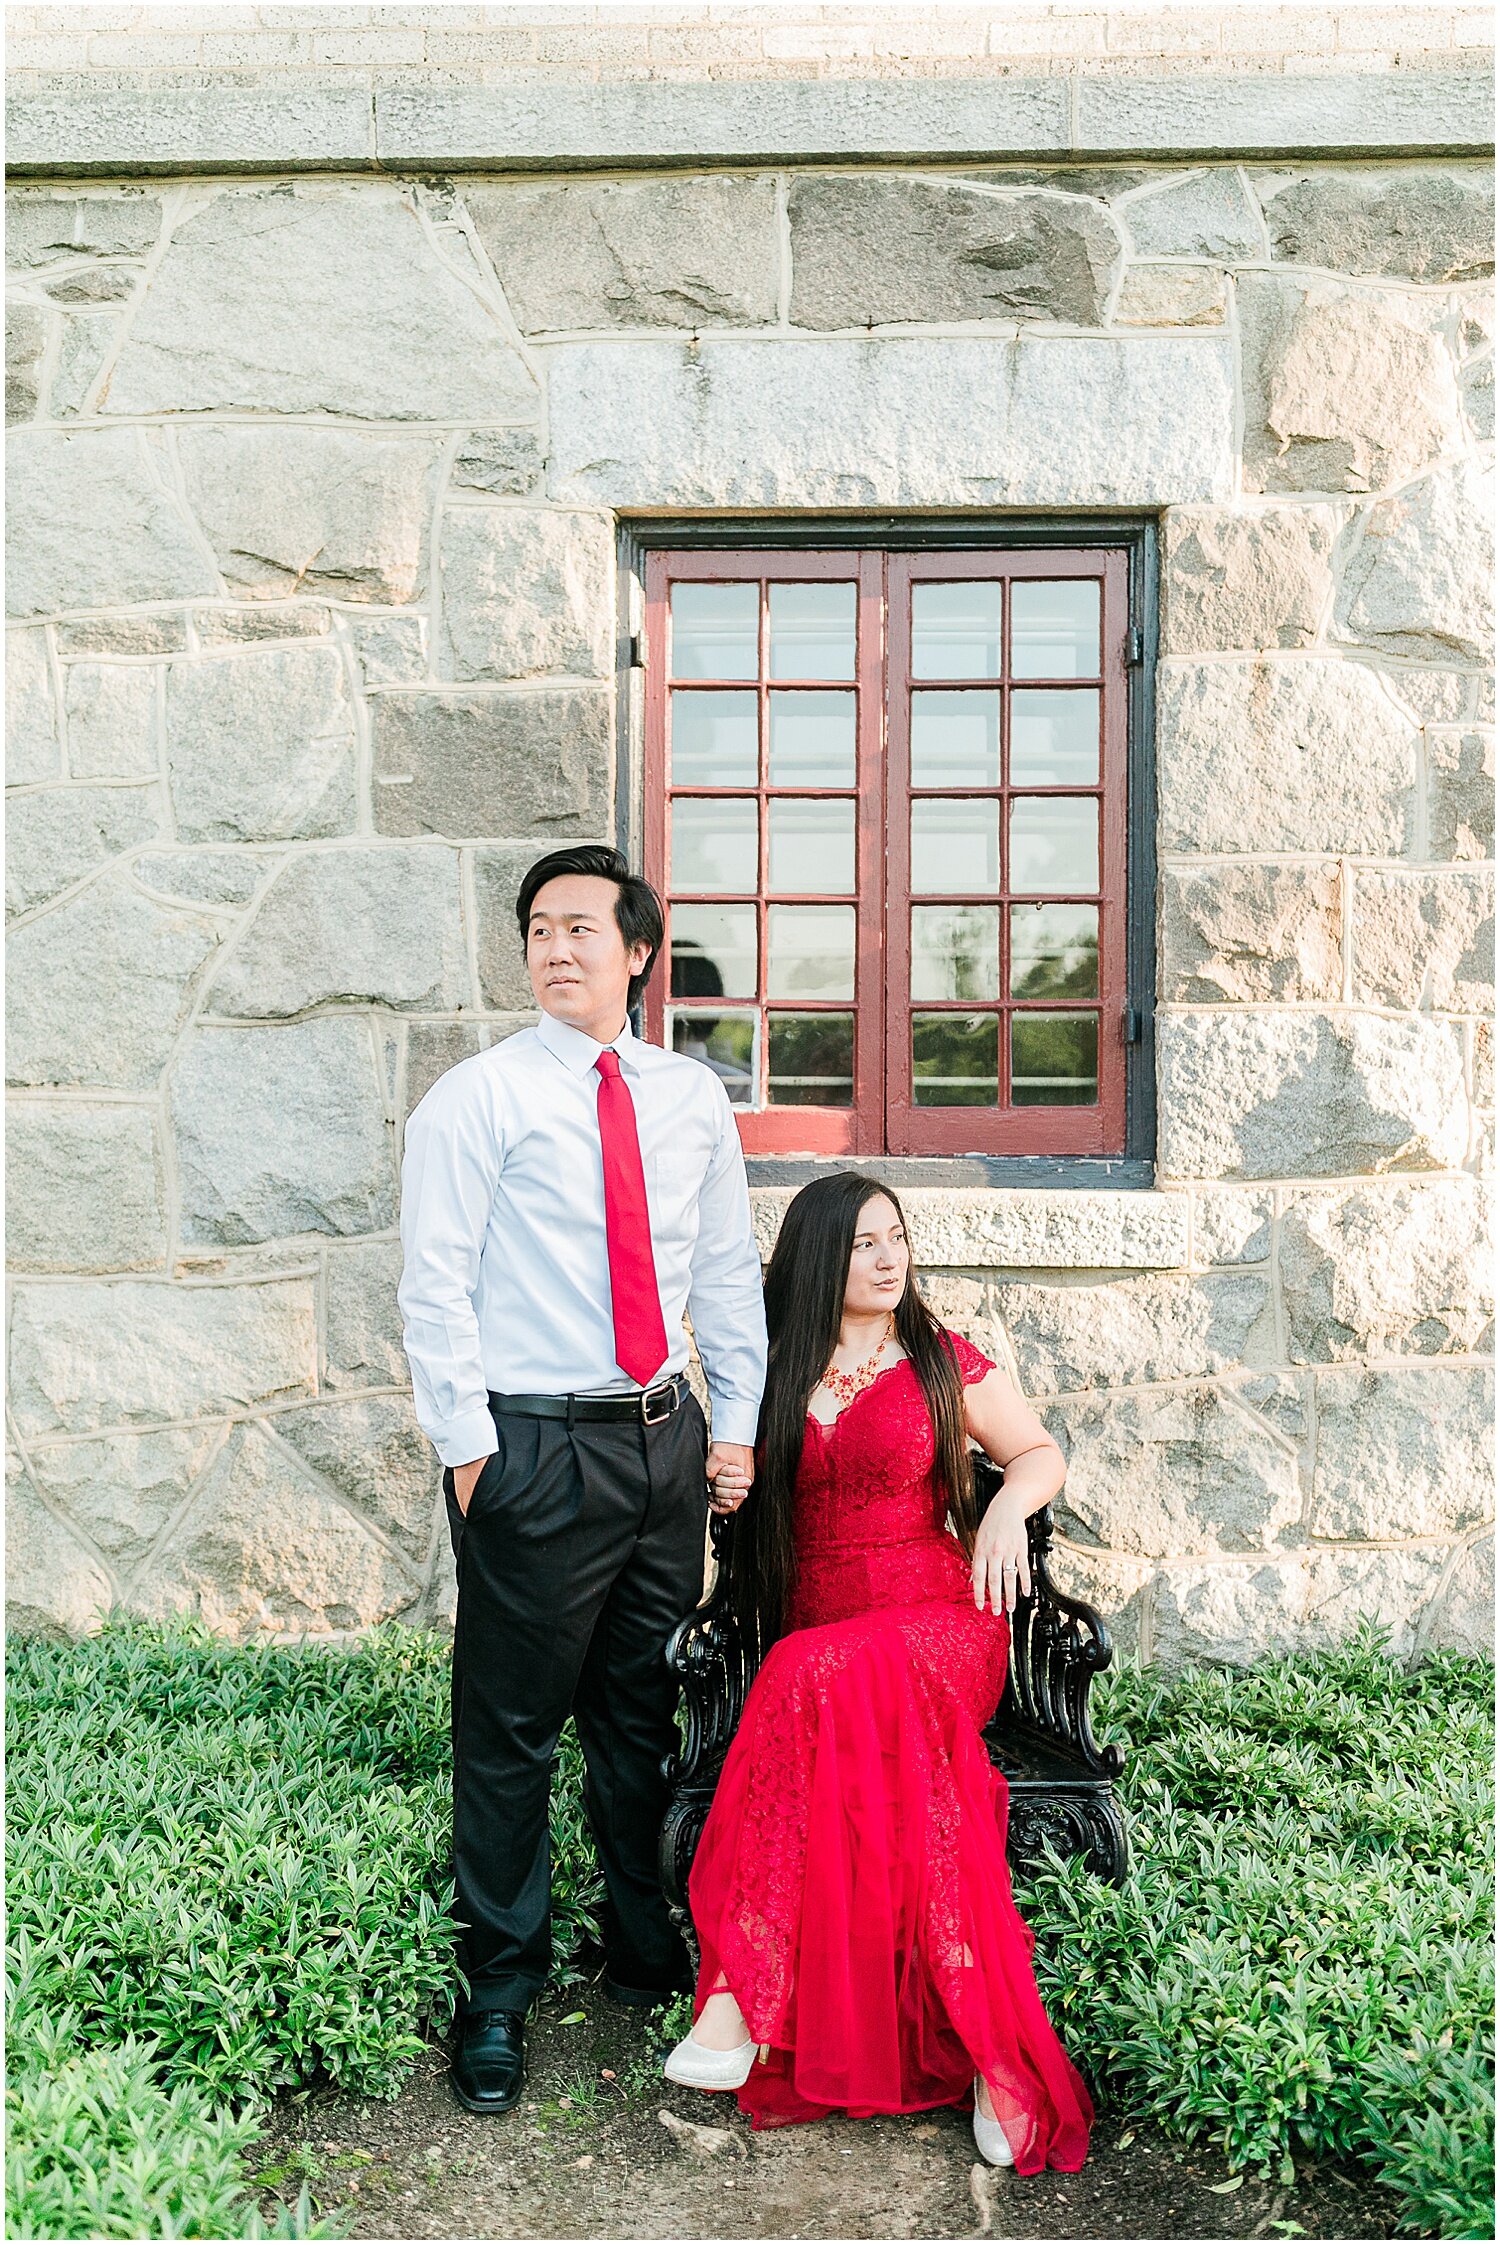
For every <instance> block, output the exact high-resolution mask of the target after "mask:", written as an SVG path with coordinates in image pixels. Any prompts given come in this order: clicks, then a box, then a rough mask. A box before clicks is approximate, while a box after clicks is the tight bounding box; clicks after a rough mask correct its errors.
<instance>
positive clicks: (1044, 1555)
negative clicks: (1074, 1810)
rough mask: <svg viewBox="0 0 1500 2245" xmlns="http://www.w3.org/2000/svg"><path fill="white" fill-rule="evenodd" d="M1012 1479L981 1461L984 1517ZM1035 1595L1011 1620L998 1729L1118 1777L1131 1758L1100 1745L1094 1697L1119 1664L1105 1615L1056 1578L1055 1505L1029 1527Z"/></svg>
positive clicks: (978, 1474)
mask: <svg viewBox="0 0 1500 2245" xmlns="http://www.w3.org/2000/svg"><path fill="white" fill-rule="evenodd" d="M1004 1479H1005V1475H1004V1473H1003V1472H1002V1470H1001V1468H1000V1467H999V1466H997V1465H996V1464H995V1463H994V1462H993V1460H991V1459H989V1458H986V1457H983V1456H978V1457H976V1458H975V1460H974V1493H975V1497H976V1499H977V1501H978V1505H979V1510H980V1513H981V1515H982V1514H983V1512H984V1510H985V1507H986V1506H987V1505H988V1504H989V1501H990V1499H991V1498H992V1497H993V1496H994V1495H995V1492H996V1491H997V1490H998V1489H999V1487H1000V1485H1001V1483H1002V1482H1003V1481H1004ZM1026 1534H1027V1541H1028V1544H1029V1547H1030V1548H1029V1556H1030V1562H1031V1591H1030V1594H1029V1596H1027V1597H1024V1598H1018V1599H1017V1601H1016V1610H1015V1612H1014V1614H1012V1616H1011V1631H1010V1661H1009V1665H1008V1667H1007V1670H1006V1676H1005V1690H1004V1692H1003V1693H1002V1694H1001V1698H1000V1705H999V1708H998V1710H997V1711H996V1716H995V1724H994V1727H995V1728H996V1729H997V1730H999V1731H1002V1732H1003V1731H1006V1730H1011V1729H1019V1730H1028V1731H1032V1732H1034V1733H1036V1734H1038V1735H1039V1736H1040V1737H1042V1738H1044V1739H1046V1740H1047V1741H1049V1742H1050V1743H1051V1744H1054V1745H1057V1746H1062V1747H1065V1748H1067V1750H1068V1751H1069V1752H1070V1753H1071V1754H1073V1755H1075V1756H1076V1757H1077V1758H1078V1759H1079V1760H1080V1761H1081V1762H1082V1763H1083V1764H1084V1766H1085V1767H1086V1768H1087V1769H1088V1770H1090V1771H1092V1772H1093V1773H1094V1774H1095V1775H1096V1776H1099V1777H1104V1778H1115V1777H1118V1776H1119V1774H1120V1772H1121V1770H1122V1769H1123V1768H1124V1766H1125V1755H1124V1752H1123V1750H1122V1748H1120V1747H1118V1746H1101V1745H1100V1744H1099V1743H1098V1741H1097V1740H1096V1739H1095V1737H1094V1733H1093V1730H1092V1728H1091V1726H1090V1723H1089V1711H1088V1693H1089V1686H1090V1685H1091V1684H1092V1682H1093V1680H1094V1678H1095V1677H1096V1676H1097V1675H1099V1674H1101V1673H1102V1671H1103V1670H1104V1669H1106V1668H1108V1667H1109V1665H1110V1663H1111V1661H1112V1660H1113V1659H1114V1657H1115V1656H1114V1647H1113V1645H1112V1644H1111V1643H1110V1636H1109V1629H1108V1626H1107V1625H1106V1623H1105V1621H1104V1618H1103V1616H1102V1615H1101V1614H1100V1613H1099V1612H1098V1611H1097V1609H1096V1608H1095V1607H1093V1606H1091V1605H1089V1604H1088V1602H1087V1600H1086V1599H1083V1598H1070V1597H1069V1596H1068V1594H1067V1592H1066V1591H1065V1590H1060V1589H1059V1588H1058V1586H1057V1584H1056V1583H1055V1582H1054V1581H1053V1579H1052V1570H1051V1568H1050V1567H1049V1565H1048V1563H1047V1562H1048V1556H1049V1554H1050V1552H1051V1549H1052V1507H1051V1505H1050V1504H1044V1505H1042V1506H1040V1507H1039V1508H1038V1509H1037V1511H1035V1512H1033V1513H1032V1514H1031V1515H1030V1516H1029V1518H1028V1519H1027V1522H1026Z"/></svg>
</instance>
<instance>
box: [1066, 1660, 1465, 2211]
mask: <svg viewBox="0 0 1500 2245" xmlns="http://www.w3.org/2000/svg"><path fill="white" fill-rule="evenodd" d="M1099 1696H1100V1699H1101V1701H1102V1702H1103V1705H1102V1708H1101V1710H1100V1721H1101V1724H1102V1731H1103V1734H1104V1735H1119V1736H1121V1737H1125V1738H1128V1739H1129V1740H1130V1741H1131V1756H1130V1768H1129V1773H1128V1775H1127V1779H1126V1782H1125V1785H1124V1787H1123V1793H1124V1798H1125V1801H1126V1804H1127V1807H1128V1810H1129V1814H1130V1819H1131V1849H1132V1863H1131V1876H1130V1879H1129V1881H1128V1883H1127V1884H1126V1885H1125V1886H1124V1887H1123V1888H1121V1889H1119V1890H1116V1889H1115V1888H1112V1887H1108V1886H1105V1885H1104V1884H1103V1882H1102V1881H1098V1880H1094V1879H1089V1878H1081V1877H1080V1876H1079V1875H1078V1874H1077V1872H1076V1871H1073V1870H1070V1869H1067V1868H1065V1867H1063V1866H1062V1865H1061V1864H1058V1865H1055V1866H1054V1867H1052V1868H1049V1869H1048V1870H1047V1871H1045V1872H1044V1873H1043V1874H1042V1875H1041V1876H1040V1877H1039V1878H1038V1880H1037V1881H1036V1883H1035V1884H1034V1885H1033V1886H1032V1887H1031V1888H1030V1889H1029V1890H1028V1893H1027V1895H1026V1896H1025V1898H1024V1902H1023V1906H1024V1907H1025V1909H1026V1914H1027V1916H1028V1917H1029V1919H1030V1921H1031V1923H1032V1924H1033V1925H1034V1926H1035V1927H1036V1929H1037V1934H1038V1947H1037V1975H1038V1980H1039V1983H1040V1985H1041V1988H1042V1993H1043V1995H1044V1997H1045V1998H1046V2000H1047V2003H1048V2006H1049V2009H1051V2011H1052V2014H1053V2017H1054V2018H1055V2019H1056V2020H1057V2021H1058V2023H1059V2026H1060V2027H1061V2028H1062V2029H1063V2031H1064V2033H1065V2036H1066V2039H1067V2040H1068V2041H1069V2042H1070V2044H1071V2046H1072V2047H1074V2048H1075V2049H1077V2050H1080V2051H1083V2052H1088V2053H1093V2054H1094V2062H1095V2066H1096V2071H1097V2073H1098V2074H1099V2076H1100V2077H1101V2079H1102V2080H1103V2081H1104V2082H1106V2083H1107V2084H1108V2087H1109V2089H1110V2090H1111V2091H1112V2092H1113V2093H1114V2094H1115V2095H1116V2096H1117V2097H1118V2098H1119V2099H1120V2100H1121V2101H1122V2102H1123V2103H1125V2104H1126V2105H1128V2107H1129V2108H1130V2109H1131V2110H1132V2111H1139V2112H1140V2113H1142V2114H1143V2115H1150V2116H1152V2117H1154V2118H1155V2119H1157V2120H1159V2121H1160V2122H1161V2123H1162V2124H1163V2125H1164V2126H1166V2127H1168V2128H1169V2129H1171V2130H1172V2131H1173V2132H1175V2133H1177V2134H1179V2135H1181V2136H1183V2137H1185V2138H1187V2139H1189V2140H1199V2141H1201V2140H1204V2139H1213V2140H1216V2141H1217V2142H1218V2143H1219V2144H1221V2145H1222V2147H1223V2149H1224V2151H1225V2153H1226V2155H1227V2157H1228V2158H1229V2160H1230V2162H1231V2164H1232V2165H1233V2166H1235V2167H1237V2168H1239V2167H1245V2168H1251V2169H1254V2170H1256V2171H1257V2172H1260V2173H1263V2174H1264V2173H1271V2172H1276V2171H1279V2172H1280V2174H1281V2175H1282V2177H1283V2178H1284V2179H1288V2180H1289V2179H1290V2178H1291V2175H1292V2173H1293V2171H1294V2165H1295V2160H1296V2158H1297V2157H1298V2156H1301V2155H1313V2156H1323V2155H1328V2154H1338V2155H1342V2156H1345V2157H1348V2156H1351V2155H1352V2156H1354V2157H1357V2158H1359V2159H1361V2160H1365V2161H1368V2162H1369V2163H1370V2164H1371V2165H1372V2166H1373V2167H1374V2169H1375V2171H1376V2173H1377V2174H1378V2177H1379V2179H1380V2180H1381V2181H1382V2182H1383V2183H1386V2184H1388V2185H1389V2186H1390V2187H1391V2188H1392V2189H1394V2190H1395V2191H1397V2192H1398V2193H1399V2194H1400V2195H1401V2198H1402V2201H1403V2207H1404V2213H1403V2226H1406V2227H1409V2228H1412V2229H1416V2230H1421V2231H1424V2232H1429V2233H1431V2232H1436V2233H1437V2234H1438V2235H1440V2236H1444V2237H1459V2238H1489V2237H1493V2236H1494V2234H1495V2220H1494V2158H1495V2151H1494V2134H1495V2095H1494V2012H1493V2006H1494V1961H1493V1960H1494V1946H1493V1934H1494V1876H1493V1873H1494V1859H1493V1835H1494V1816H1493V1774H1492V1772H1493V1753H1494V1670H1493V1668H1492V1667H1491V1666H1490V1664H1489V1663H1487V1662H1480V1661H1476V1660H1470V1659H1465V1658H1462V1657H1460V1656H1459V1655H1457V1654H1454V1653H1436V1654H1434V1655H1432V1656H1431V1657H1430V1658H1428V1659H1425V1660H1423V1661H1421V1662H1419V1663H1417V1664H1416V1665H1415V1666H1408V1665H1406V1664H1405V1663H1403V1662H1401V1661H1398V1660H1395V1659H1392V1658H1391V1657H1390V1656H1389V1654H1388V1652H1387V1651H1386V1650H1385V1646H1384V1641H1383V1638H1382V1635H1381V1633H1380V1632H1379V1631H1378V1630H1376V1629H1375V1628H1373V1627H1371V1626H1370V1625H1368V1624H1367V1625H1366V1626H1365V1627H1364V1628H1363V1629H1362V1630H1361V1631H1360V1632H1359V1633H1358V1634H1357V1635H1356V1636H1354V1637H1351V1638H1350V1639H1349V1640H1348V1641H1347V1642H1345V1643H1344V1644H1343V1645H1341V1646H1340V1647H1339V1648H1338V1649H1337V1650H1335V1651H1333V1652H1331V1653H1328V1654H1325V1655H1320V1656H1319V1657H1317V1658H1316V1659H1309V1658H1305V1657H1304V1658H1295V1659H1292V1658H1288V1659H1281V1660H1267V1661H1263V1662H1261V1663H1259V1664H1258V1665H1257V1666H1255V1667H1254V1668H1251V1669H1249V1670H1244V1671H1236V1670H1226V1669H1216V1668H1197V1669H1190V1670H1187V1671H1186V1672H1184V1673H1183V1674H1182V1675H1180V1676H1178V1677H1176V1678H1173V1679H1167V1678H1164V1677H1162V1676H1160V1675H1158V1674H1156V1673H1155V1672H1154V1671H1151V1670H1145V1671H1142V1670H1140V1669H1135V1670H1131V1669H1126V1670H1124V1671H1122V1672H1121V1673H1120V1674H1118V1675H1116V1676H1113V1677H1111V1678H1109V1679H1107V1681H1106V1687H1105V1689H1104V1690H1103V1691H1102V1692H1101V1693H1100V1695H1099Z"/></svg>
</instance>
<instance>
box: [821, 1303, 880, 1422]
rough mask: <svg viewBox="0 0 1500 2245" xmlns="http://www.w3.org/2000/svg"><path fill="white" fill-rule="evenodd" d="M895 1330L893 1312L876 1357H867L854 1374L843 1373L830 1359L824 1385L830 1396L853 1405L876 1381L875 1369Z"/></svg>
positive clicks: (878, 1345)
mask: <svg viewBox="0 0 1500 2245" xmlns="http://www.w3.org/2000/svg"><path fill="white" fill-rule="evenodd" d="M895 1330H896V1313H895V1311H894V1310H892V1311H891V1313H890V1315H889V1316H888V1317H887V1319H886V1323H885V1331H884V1332H883V1333H882V1334H881V1336H880V1340H879V1342H878V1343H877V1345H876V1349H875V1353H874V1355H873V1356H867V1357H866V1358H865V1361H864V1363H863V1364H857V1365H856V1366H855V1368H854V1370H853V1371H852V1372H841V1371H840V1370H839V1368H838V1366H837V1365H836V1364H835V1363H834V1362H833V1359H832V1358H831V1357H830V1358H829V1361H828V1369H827V1371H826V1372H825V1373H824V1374H823V1385H824V1387H825V1388H827V1390H828V1392H829V1394H830V1395H836V1396H837V1397H838V1399H839V1401H840V1402H841V1403H852V1402H853V1401H854V1398H855V1397H856V1396H857V1395H858V1394H860V1393H861V1392H862V1390H863V1389H865V1388H867V1387H868V1386H869V1384H870V1382H871V1381H872V1380H873V1379H874V1377H875V1367H876V1365H877V1364H878V1363H879V1362H880V1359H881V1357H882V1356H883V1355H884V1354H885V1344H886V1342H887V1341H888V1340H890V1338H891V1336H892V1335H893V1334H894V1332H895Z"/></svg>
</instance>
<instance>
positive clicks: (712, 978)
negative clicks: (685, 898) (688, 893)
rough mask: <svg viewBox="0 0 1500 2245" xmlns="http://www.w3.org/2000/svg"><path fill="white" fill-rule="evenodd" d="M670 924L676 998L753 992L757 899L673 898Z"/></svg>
mask: <svg viewBox="0 0 1500 2245" xmlns="http://www.w3.org/2000/svg"><path fill="white" fill-rule="evenodd" d="M669 924H670V930H671V943H672V995H673V997H674V998H753V997H754V996H755V906H754V905H753V904H674V905H673V907H672V909H671V913H670V914H669Z"/></svg>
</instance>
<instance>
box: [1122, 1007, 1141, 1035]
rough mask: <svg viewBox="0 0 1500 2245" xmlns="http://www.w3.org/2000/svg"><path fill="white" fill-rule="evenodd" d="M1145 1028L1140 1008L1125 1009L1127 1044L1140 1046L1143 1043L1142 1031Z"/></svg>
mask: <svg viewBox="0 0 1500 2245" xmlns="http://www.w3.org/2000/svg"><path fill="white" fill-rule="evenodd" d="M1143 1027H1144V1023H1143V1022H1142V1019H1141V1009H1140V1007H1139V1006H1127V1007H1126V1008H1125V1042H1126V1044H1128V1045H1138V1044H1139V1043H1140V1041H1141V1031H1142V1029H1143Z"/></svg>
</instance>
